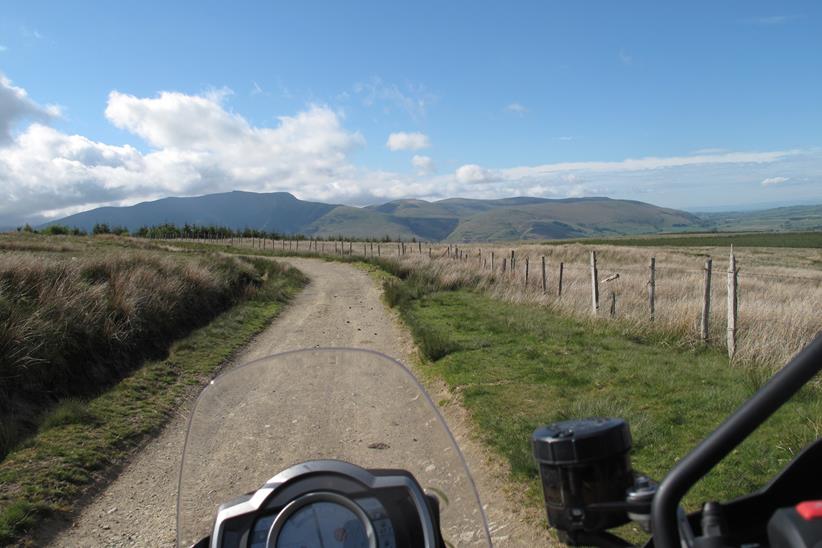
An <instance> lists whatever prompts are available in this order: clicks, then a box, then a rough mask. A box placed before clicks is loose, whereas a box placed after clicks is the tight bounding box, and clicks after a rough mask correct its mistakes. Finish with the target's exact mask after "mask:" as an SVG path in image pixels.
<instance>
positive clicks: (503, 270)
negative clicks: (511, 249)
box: [502, 257, 505, 274]
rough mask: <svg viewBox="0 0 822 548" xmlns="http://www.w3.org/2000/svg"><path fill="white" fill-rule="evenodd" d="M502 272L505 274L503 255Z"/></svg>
mask: <svg viewBox="0 0 822 548" xmlns="http://www.w3.org/2000/svg"><path fill="white" fill-rule="evenodd" d="M502 273H503V274H505V257H503V258H502Z"/></svg>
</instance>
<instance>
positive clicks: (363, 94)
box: [354, 76, 437, 121]
mask: <svg viewBox="0 0 822 548" xmlns="http://www.w3.org/2000/svg"><path fill="white" fill-rule="evenodd" d="M354 93H355V94H357V96H359V97H360V98H361V100H362V104H363V105H365V106H367V107H380V108H381V109H382V111H383V112H384V113H385V114H390V113H391V112H392V111H394V110H400V111H403V112H405V113H406V114H407V115H408V116H410V117H411V118H412V119H413V120H415V121H420V120H422V119H424V118H425V117H426V115H427V113H428V107H429V106H431V104H433V103H434V102H435V101H436V99H437V98H436V96H435V95H434V94H432V93H430V92H429V91H428V90H427V89H426V88H425V86H423V85H420V84H413V83H408V84H406V85H405V86H403V87H400V86H398V85H397V84H392V83H389V82H384V81H383V80H382V78H380V77H378V76H375V77H373V78H371V80H369V81H367V82H358V83H356V84H354Z"/></svg>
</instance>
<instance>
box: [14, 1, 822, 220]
mask: <svg viewBox="0 0 822 548" xmlns="http://www.w3.org/2000/svg"><path fill="white" fill-rule="evenodd" d="M228 190H249V191H260V192H269V191H288V192H292V193H293V194H294V195H296V196H297V197H299V198H301V199H306V200H315V201H324V202H330V203H344V204H349V205H367V204H373V203H380V202H385V201H389V200H393V199H400V198H420V199H429V200H435V199H441V198H447V197H456V196H459V197H469V198H501V197H509V196H525V195H527V196H541V197H546V198H566V197H583V196H609V197H612V198H624V199H633V200H641V201H645V202H650V203H653V204H657V205H661V206H666V207H674V208H679V209H688V210H700V209H717V208H719V209H721V208H729V209H738V208H752V207H761V206H765V205H785V204H814V203H822V3H820V2H816V1H807V2H789V1H787V2H758V1H728V2H713V1H712V2H697V1H691V2H658V1H653V2H631V1H625V2H610V1H602V2H593V1H590V2H589V1H569V0H567V1H564V2H559V1H555V2H549V1H538V2H537V1H535V2H518V1H511V2H484V1H431V2H427V1H421V0H415V1H414V2H399V1H397V2H384V1H374V2H354V1H352V2H331V1H329V2H315V1H302V0H301V1H299V2H273V1H271V2H262V1H260V2H244V1H233V2H211V1H204V0H201V1H198V2H152V1H147V0H139V1H131V0H125V1H121V2H102V1H99V2H92V1H88V2H41V1H38V0H26V1H13V0H5V1H4V2H3V6H2V15H0V225H2V226H11V225H14V224H17V223H21V222H38V221H42V220H43V219H54V218H59V217H62V216H64V215H66V214H70V213H75V212H78V211H82V210H86V209H91V208H93V207H98V206H101V205H127V204H133V203H136V202H140V201H145V200H151V199H157V198H160V197H164V196H193V195H201V194H208V193H213V192H221V191H228Z"/></svg>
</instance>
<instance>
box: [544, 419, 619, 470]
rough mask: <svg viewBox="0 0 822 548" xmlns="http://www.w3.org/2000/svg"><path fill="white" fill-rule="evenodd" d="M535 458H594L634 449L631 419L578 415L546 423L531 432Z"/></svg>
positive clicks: (569, 460) (570, 460) (551, 460)
mask: <svg viewBox="0 0 822 548" xmlns="http://www.w3.org/2000/svg"><path fill="white" fill-rule="evenodd" d="M531 445H532V447H533V451H534V458H535V459H536V460H537V461H538V462H542V463H545V464H575V463H584V462H591V461H595V460H600V459H604V458H608V457H610V456H613V455H618V454H623V453H626V452H628V451H629V450H630V449H631V445H632V440H631V431H630V429H629V428H628V423H627V422H625V420H623V419H619V418H591V419H575V420H567V421H562V422H557V423H554V424H549V425H547V426H543V427H541V428H538V429H537V430H535V431H534V433H533V434H532V436H531Z"/></svg>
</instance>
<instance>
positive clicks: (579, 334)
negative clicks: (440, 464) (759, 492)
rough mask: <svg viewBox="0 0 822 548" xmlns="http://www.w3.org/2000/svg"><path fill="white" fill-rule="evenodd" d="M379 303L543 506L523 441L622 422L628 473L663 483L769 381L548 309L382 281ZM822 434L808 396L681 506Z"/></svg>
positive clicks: (739, 485) (816, 403)
mask: <svg viewBox="0 0 822 548" xmlns="http://www.w3.org/2000/svg"><path fill="white" fill-rule="evenodd" d="M385 285H386V293H385V294H386V300H387V301H388V302H389V303H390V304H394V305H395V306H397V307H398V308H399V309H400V311H401V315H402V317H403V318H404V320H405V321H406V322H407V324H408V325H409V326H410V328H411V330H412V332H413V334H414V337H415V340H416V342H417V343H418V345H419V347H420V349H421V353H422V354H423V356H424V362H425V363H424V368H425V371H426V372H427V373H428V374H433V375H436V376H439V377H441V378H442V379H444V380H445V381H446V382H447V384H448V385H449V387H450V388H451V390H452V391H453V392H454V393H455V394H458V395H459V396H460V397H461V399H462V401H463V403H464V405H465V406H466V408H467V409H468V411H469V412H470V414H471V415H472V417H473V419H474V421H475V422H476V425H477V426H478V428H479V432H480V435H481V437H482V439H483V440H484V441H485V442H486V443H487V444H488V445H489V446H491V447H492V448H494V449H495V450H496V451H497V452H498V453H499V454H500V455H502V456H503V457H504V458H505V459H506V460H507V461H508V463H509V464H510V467H511V472H512V475H513V479H514V480H515V481H516V482H521V483H523V484H524V485H526V486H527V490H528V493H529V496H528V503H529V504H532V505H533V506H534V507H535V508H541V506H542V501H541V498H540V497H541V491H540V487H539V485H538V480H537V472H536V468H535V466H534V464H533V460H532V458H531V453H530V446H529V439H530V435H531V432H532V431H533V430H534V429H535V428H536V427H537V426H538V425H541V424H545V423H550V422H553V421H557V420H561V419H566V418H572V417H587V416H603V415H604V416H619V417H624V418H626V419H627V420H628V421H629V423H630V425H631V429H632V432H633V436H634V452H633V462H634V466H635V468H636V469H638V470H640V471H642V472H644V473H647V474H648V475H650V476H651V477H653V478H656V479H661V478H662V477H663V476H664V475H665V473H666V472H667V471H668V470H669V469H670V468H671V467H672V466H673V464H674V463H675V462H676V461H677V459H679V458H680V457H682V456H683V455H684V454H686V453H687V452H688V450H689V449H690V448H692V447H693V446H694V445H695V444H696V443H697V442H698V441H699V440H700V439H702V438H703V437H704V436H705V435H707V434H708V433H710V432H711V431H712V430H713V429H714V428H715V427H716V426H718V425H719V423H720V422H721V421H722V420H723V418H724V417H725V416H727V415H728V414H729V413H731V412H732V411H733V410H734V409H735V408H736V407H737V406H738V405H739V404H741V403H742V402H743V401H744V400H745V399H746V398H748V397H750V396H751V395H752V394H753V393H754V392H755V390H756V389H758V388H759V387H760V386H761V385H762V384H763V383H764V382H765V380H766V376H765V375H764V374H762V373H757V372H756V371H755V370H748V371H746V370H741V369H734V368H732V367H730V366H729V365H728V360H727V358H726V357H725V355H724V354H723V352H721V351H720V350H717V349H702V348H690V347H688V346H685V345H683V344H682V343H678V342H677V341H676V340H673V339H668V338H664V337H658V338H642V337H637V336H630V335H626V334H624V333H623V332H621V331H620V330H619V329H618V328H617V327H615V326H609V325H607V324H606V325H602V324H600V325H593V324H589V323H586V322H581V321H578V320H571V319H565V318H560V317H557V316H556V315H555V314H553V313H552V312H551V310H549V309H547V308H544V307H535V306H526V305H515V304H508V303H503V302H500V301H498V300H493V299H490V298H488V297H485V296H482V295H479V294H477V293H475V292H471V291H467V290H455V291H440V290H436V288H432V287H431V286H430V285H429V284H428V283H421V282H420V281H419V280H413V279H411V280H410V281H405V282H397V281H389V282H386V284H385ZM820 432H822V401H821V400H820V398H819V393H818V391H816V390H813V389H810V388H807V389H804V390H803V391H802V392H801V393H800V395H799V396H798V398H797V399H796V401H794V402H791V403H790V404H788V405H787V406H786V407H785V408H784V409H782V410H781V411H780V412H779V413H778V414H777V415H776V416H774V417H773V418H772V419H771V420H770V421H769V422H768V423H767V424H766V425H764V427H763V428H761V429H760V430H759V431H758V432H757V433H756V434H755V435H754V436H753V437H752V438H751V439H749V440H747V441H746V442H745V443H744V444H743V445H742V446H741V447H740V448H739V449H738V450H736V451H734V452H733V453H732V454H731V455H730V456H729V457H728V458H727V459H726V461H725V462H723V463H722V464H721V465H720V466H719V467H717V468H716V469H715V470H714V471H713V472H712V473H711V474H710V475H709V476H707V477H706V478H705V479H704V480H703V481H702V482H700V483H699V484H698V485H697V486H696V487H695V488H694V489H693V490H692V492H691V493H690V494H689V496H688V497H687V499H686V503H687V505H688V506H689V507H691V508H693V507H695V506H696V505H697V504H699V503H700V502H701V501H704V500H708V499H719V500H722V499H727V498H729V497H733V496H737V495H741V494H743V493H747V492H750V491H751V490H752V489H755V488H756V487H759V486H761V485H763V484H764V483H765V482H766V481H767V480H768V479H769V478H770V477H771V476H772V475H773V474H774V473H775V472H777V471H778V470H780V469H781V468H782V467H783V466H784V465H785V464H786V463H787V462H788V461H789V459H791V457H792V456H793V455H794V454H795V453H796V452H797V451H798V450H800V449H801V448H802V447H803V446H804V445H806V444H807V443H809V442H811V441H813V440H815V439H816V438H817V437H818V436H819V435H820Z"/></svg>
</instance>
